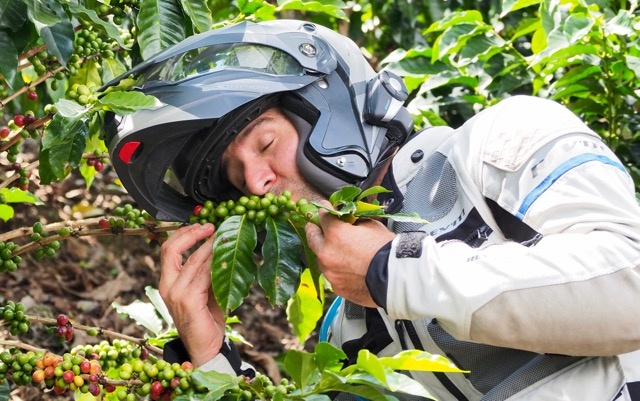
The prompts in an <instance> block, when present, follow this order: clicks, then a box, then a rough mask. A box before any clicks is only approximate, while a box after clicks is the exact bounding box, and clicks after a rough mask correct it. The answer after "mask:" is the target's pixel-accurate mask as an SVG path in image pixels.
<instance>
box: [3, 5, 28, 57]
mask: <svg viewBox="0 0 640 401" xmlns="http://www.w3.org/2000/svg"><path fill="white" fill-rule="evenodd" d="M26 20H27V9H26V8H25V7H24V3H22V2H20V1H17V0H0V29H11V30H12V31H14V32H16V31H18V30H19V29H20V28H21V27H22V25H23V24H24V23H25V21H26ZM2 54H4V53H2Z"/></svg>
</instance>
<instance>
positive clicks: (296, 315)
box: [287, 269, 324, 343]
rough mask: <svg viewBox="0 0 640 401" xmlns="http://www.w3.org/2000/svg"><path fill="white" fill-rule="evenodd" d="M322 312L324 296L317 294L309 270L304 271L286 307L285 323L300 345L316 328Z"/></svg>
mask: <svg viewBox="0 0 640 401" xmlns="http://www.w3.org/2000/svg"><path fill="white" fill-rule="evenodd" d="M321 291H322V290H321ZM323 310H324V294H323V293H321V294H319V293H318V291H317V290H316V284H315V283H314V277H313V276H312V274H311V270H310V269H305V270H304V271H303V272H302V275H301V276H300V286H298V290H297V291H296V292H295V294H293V297H291V299H290V300H289V303H288V305H287V321H288V322H289V323H290V324H291V327H292V329H293V333H294V334H295V335H296V337H297V338H298V340H300V342H301V343H304V342H305V341H306V340H307V338H308V337H309V335H311V333H312V332H313V330H315V328H316V327H317V326H318V321H319V320H320V319H321V318H322V314H323Z"/></svg>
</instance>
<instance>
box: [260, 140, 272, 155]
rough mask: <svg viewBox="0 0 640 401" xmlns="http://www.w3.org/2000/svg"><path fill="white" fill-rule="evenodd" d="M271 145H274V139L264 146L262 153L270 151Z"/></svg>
mask: <svg viewBox="0 0 640 401" xmlns="http://www.w3.org/2000/svg"><path fill="white" fill-rule="evenodd" d="M271 144H273V139H272V140H271V141H269V143H267V144H266V145H264V146H263V147H262V152H264V151H265V150H267V149H269V147H270V146H271Z"/></svg>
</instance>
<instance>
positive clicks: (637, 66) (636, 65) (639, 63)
mask: <svg viewBox="0 0 640 401" xmlns="http://www.w3.org/2000/svg"><path fill="white" fill-rule="evenodd" d="M624 59H625V62H626V63H627V67H629V69H631V70H633V72H634V74H636V77H637V78H640V57H635V56H631V55H629V54H626V55H625V56H624Z"/></svg>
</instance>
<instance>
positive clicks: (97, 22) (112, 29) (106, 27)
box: [67, 2, 129, 82]
mask: <svg viewBox="0 0 640 401" xmlns="http://www.w3.org/2000/svg"><path fill="white" fill-rule="evenodd" d="M67 7H68V8H69V11H70V12H71V14H73V16H74V17H76V18H78V19H83V20H85V21H90V22H91V27H92V28H93V29H94V30H96V31H98V32H101V33H104V34H106V35H107V36H108V37H109V38H111V39H113V40H115V41H116V42H117V43H118V45H119V46H120V47H122V48H124V49H128V48H129V46H127V43H126V42H125V41H124V40H123V39H122V36H120V31H119V30H118V28H117V27H116V26H115V25H114V24H112V23H110V22H108V21H103V20H102V19H100V17H99V16H98V14H97V13H96V12H95V11H94V10H89V9H87V8H85V7H83V6H82V5H80V4H74V3H72V2H68V3H67ZM105 82H107V81H105Z"/></svg>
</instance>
